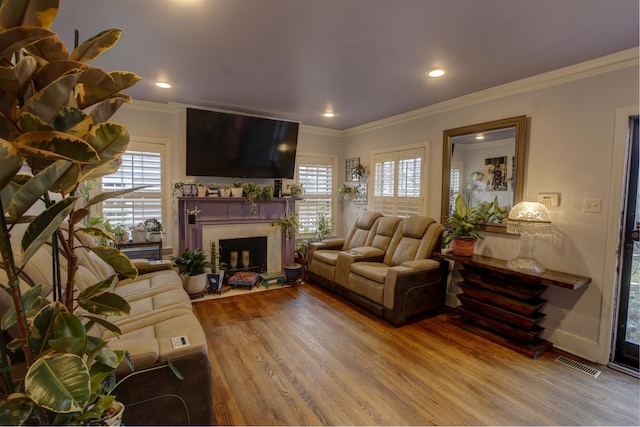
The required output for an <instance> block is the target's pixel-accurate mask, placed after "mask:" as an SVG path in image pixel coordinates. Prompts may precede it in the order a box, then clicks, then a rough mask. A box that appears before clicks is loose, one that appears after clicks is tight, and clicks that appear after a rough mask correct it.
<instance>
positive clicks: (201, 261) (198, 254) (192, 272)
mask: <svg viewBox="0 0 640 427" xmlns="http://www.w3.org/2000/svg"><path fill="white" fill-rule="evenodd" d="M171 261H173V266H174V267H177V268H178V269H179V270H180V274H181V276H182V282H183V284H184V287H185V290H186V291H187V293H188V294H189V296H190V297H191V298H196V297H199V296H202V295H204V293H205V292H206V288H207V274H206V273H207V269H210V268H213V263H212V262H211V261H209V260H207V256H206V254H205V253H204V252H203V251H202V249H198V248H196V249H194V250H189V249H185V250H184V252H182V253H181V254H180V255H178V256H176V257H173V256H172V257H171Z"/></svg>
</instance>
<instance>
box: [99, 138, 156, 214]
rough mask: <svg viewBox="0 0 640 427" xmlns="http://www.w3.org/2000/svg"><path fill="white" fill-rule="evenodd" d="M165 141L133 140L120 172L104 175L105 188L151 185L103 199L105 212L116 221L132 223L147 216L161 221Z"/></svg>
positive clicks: (103, 212)
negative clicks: (163, 143) (157, 142)
mask: <svg viewBox="0 0 640 427" xmlns="http://www.w3.org/2000/svg"><path fill="white" fill-rule="evenodd" d="M163 152H164V145H162V144H154V143H142V142H137V143H136V142H134V141H132V142H131V143H130V144H129V149H128V150H127V151H126V152H125V154H124V155H123V156H122V165H121V166H120V169H118V171H117V172H115V173H113V174H111V175H107V176H104V177H102V185H101V189H102V191H103V192H106V191H116V190H122V189H125V188H133V187H141V186H148V187H146V188H144V189H142V190H138V191H134V192H130V193H127V194H125V195H123V196H120V197H115V198H112V199H108V200H105V201H104V202H103V203H102V216H103V217H104V218H105V219H106V220H109V222H110V223H111V224H113V225H116V224H124V225H126V226H133V225H135V224H138V223H140V222H142V221H144V220H145V219H146V218H158V219H159V220H160V221H162V194H163V191H162V165H163Z"/></svg>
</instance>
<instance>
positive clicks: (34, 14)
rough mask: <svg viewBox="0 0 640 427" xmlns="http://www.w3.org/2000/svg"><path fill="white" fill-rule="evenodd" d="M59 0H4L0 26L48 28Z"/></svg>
mask: <svg viewBox="0 0 640 427" xmlns="http://www.w3.org/2000/svg"><path fill="white" fill-rule="evenodd" d="M58 6H59V0H38V1H33V0H4V1H3V2H2V7H0V26H2V27H3V28H11V27H20V26H25V27H42V28H49V27H51V23H52V22H53V20H54V19H55V17H56V14H57V13H58Z"/></svg>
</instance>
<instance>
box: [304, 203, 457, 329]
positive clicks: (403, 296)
mask: <svg viewBox="0 0 640 427" xmlns="http://www.w3.org/2000/svg"><path fill="white" fill-rule="evenodd" d="M443 233H444V226H442V225H441V224H438V223H436V222H435V221H434V220H433V219H431V218H427V217H422V216H415V217H409V218H396V217H385V216H382V215H380V214H378V213H374V212H365V213H364V214H362V215H361V216H360V217H358V218H357V219H356V221H355V222H354V224H353V226H352V228H351V230H350V231H349V233H348V234H347V237H346V238H344V239H329V240H326V241H322V242H317V243H314V244H312V245H311V248H310V251H309V261H308V262H309V265H308V268H309V277H310V279H311V281H312V282H314V283H317V284H319V285H321V286H323V287H325V288H327V289H329V290H331V291H333V292H335V293H337V294H339V295H341V296H343V297H344V298H346V299H348V300H350V301H352V302H354V303H356V304H357V305H359V306H360V307H363V308H365V309H366V310H368V311H370V312H371V313H373V314H375V315H377V316H379V317H382V318H384V319H385V320H387V321H388V322H390V323H391V324H393V325H395V326H398V325H401V324H403V323H406V322H407V321H408V320H410V319H411V318H412V317H415V316H419V315H423V314H427V313H434V314H437V313H441V312H442V311H443V310H444V301H445V290H446V289H445V288H446V274H447V266H446V265H445V264H444V263H443V262H442V261H439V260H436V259H433V258H432V256H433V253H434V252H435V251H436V250H438V249H439V248H440V244H441V240H442V234H443Z"/></svg>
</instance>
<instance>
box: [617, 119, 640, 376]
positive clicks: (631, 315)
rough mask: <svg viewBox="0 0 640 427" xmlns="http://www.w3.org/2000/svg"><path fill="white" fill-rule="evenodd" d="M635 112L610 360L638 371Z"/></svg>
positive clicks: (639, 204) (639, 208) (639, 203)
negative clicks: (613, 338) (615, 320)
mask: <svg viewBox="0 0 640 427" xmlns="http://www.w3.org/2000/svg"><path fill="white" fill-rule="evenodd" d="M639 124H640V123H639V119H638V116H634V117H630V118H629V137H630V138H629V149H628V153H629V155H628V163H627V179H626V196H625V201H626V202H625V210H624V219H623V223H624V230H623V242H622V258H621V265H620V276H619V277H620V283H619V284H618V305H617V307H618V309H617V317H616V318H617V322H616V325H615V330H614V334H615V347H614V351H613V355H612V362H613V363H614V364H616V365H621V366H622V367H625V368H627V369H631V370H633V371H635V372H636V373H637V372H638V345H639V344H640V185H639V181H640V176H639V174H640V167H639V166H640V142H639V138H638V134H639V128H640V126H639Z"/></svg>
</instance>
